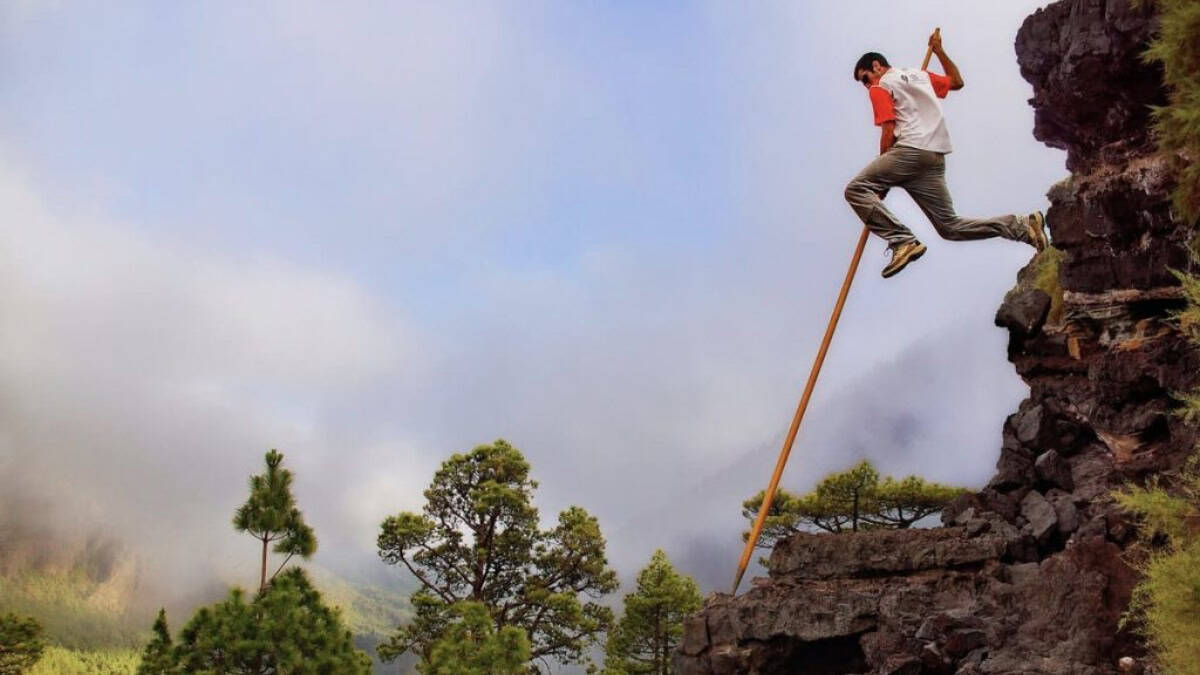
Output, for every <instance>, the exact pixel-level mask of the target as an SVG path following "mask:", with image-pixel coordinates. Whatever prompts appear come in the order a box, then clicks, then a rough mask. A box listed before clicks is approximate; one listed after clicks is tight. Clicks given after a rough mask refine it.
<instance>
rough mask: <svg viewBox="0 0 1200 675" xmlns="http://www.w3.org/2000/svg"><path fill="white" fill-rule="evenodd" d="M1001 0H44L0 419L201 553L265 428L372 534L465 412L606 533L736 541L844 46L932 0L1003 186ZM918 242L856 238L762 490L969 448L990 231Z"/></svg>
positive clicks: (765, 465)
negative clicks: (805, 410)
mask: <svg viewBox="0 0 1200 675" xmlns="http://www.w3.org/2000/svg"><path fill="white" fill-rule="evenodd" d="M1025 4H1026V5H1029V6H1020V5H1012V4H1002V5H996V6H994V7H990V9H988V12H990V14H989V15H988V16H989V19H988V20H981V19H980V18H979V17H978V16H977V13H978V11H980V10H979V8H976V7H968V6H966V5H963V3H950V2H935V3H930V4H928V5H922V6H919V7H916V8H915V9H912V10H910V11H906V12H904V13H901V14H899V15H897V14H896V13H894V12H893V13H881V12H878V11H875V10H874V9H872V8H871V7H869V6H864V7H863V8H858V9H849V10H848V9H846V8H844V7H840V6H839V7H837V8H833V6H830V7H828V8H823V7H820V6H818V5H809V4H804V5H801V4H797V3H776V4H765V5H760V6H758V7H757V8H756V9H755V11H753V12H750V11H743V9H744V8H739V9H738V10H737V11H733V12H731V11H730V10H729V7H728V6H726V5H723V4H720V3H710V4H709V5H707V6H704V7H702V8H700V9H699V10H695V9H682V8H665V7H654V6H650V5H644V4H643V5H636V6H635V5H628V6H620V7H617V6H615V5H604V6H600V5H586V4H579V3H574V4H563V3H559V4H553V3H545V4H533V5H531V4H528V3H522V4H520V5H505V4H502V3H499V4H489V5H486V6H482V5H479V4H478V3H454V2H448V3H436V4H431V3H425V4H407V5H403V6H399V5H397V6H388V7H379V8H372V9H363V8H360V9H361V11H355V10H350V9H347V8H343V7H337V8H331V7H330V6H329V5H325V4H320V3H277V4H274V5H270V4H267V5H256V6H254V7H248V6H238V7H233V6H229V7H224V8H220V7H219V6H215V5H213V6H205V7H203V8H201V7H200V6H187V5H178V6H176V5H172V6H171V8H168V9H162V10H159V11H158V12H155V11H150V10H149V9H147V7H146V6H141V7H139V6H136V5H130V6H125V7H122V8H117V9H106V10H105V11H103V12H97V13H96V14H87V13H86V12H87V10H86V8H84V9H80V8H71V11H70V12H67V11H63V10H55V9H54V8H53V7H50V8H49V9H47V10H46V11H45V12H40V13H39V15H38V20H37V21H36V22H32V23H30V24H29V25H28V26H26V27H25V29H24V30H21V31H13V35H12V40H8V41H6V42H5V46H4V50H5V52H4V55H5V57H6V63H10V64H12V65H11V71H12V77H10V78H6V80H5V87H6V90H5V91H6V92H8V93H9V94H10V95H9V96H6V97H0V98H3V99H4V102H2V103H0V120H3V121H4V123H5V124H4V127H5V128H6V129H8V130H10V131H8V132H6V134H5V138H4V139H3V141H4V142H5V143H6V144H8V145H6V146H5V147H6V150H11V151H8V152H6V153H5V155H6V157H8V158H9V159H8V160H7V162H8V163H7V164H6V165H4V166H3V167H0V208H3V209H4V213H5V215H6V217H5V221H4V223H3V224H0V313H2V315H3V316H4V317H5V322H6V325H5V327H4V328H2V329H0V402H2V403H3V406H2V407H0V429H2V431H0V451H2V452H4V453H6V454H8V456H9V457H10V458H11V459H12V460H13V461H14V462H16V463H17V464H20V465H21V467H23V468H22V475H23V476H25V477H26V478H25V479H26V480H30V481H34V482H36V483H38V484H40V485H44V486H45V488H46V490H47V491H48V492H54V493H56V494H59V495H62V496H63V497H64V499H67V500H68V501H70V502H71V503H74V504H78V509H77V512H78V513H80V514H87V515H86V517H88V518H91V519H94V520H97V521H103V522H111V523H121V524H124V525H125V527H126V531H128V532H137V533H143V532H152V533H154V534H155V535H156V536H158V537H159V538H160V539H161V540H162V541H167V542H170V543H171V545H172V546H174V545H175V543H176V542H178V541H181V540H193V539H201V540H203V541H205V542H206V544H205V546H204V547H203V548H204V550H205V551H211V554H210V555H211V557H213V558H214V559H215V558H220V559H226V560H231V561H235V560H240V559H241V556H243V553H244V551H243V548H244V547H242V546H240V544H242V543H244V542H242V541H241V540H240V539H239V538H238V537H237V536H236V535H234V534H233V533H232V532H230V528H229V527H228V519H229V517H230V514H231V511H232V509H233V508H234V507H236V505H237V504H238V503H239V502H240V501H241V500H242V499H244V496H245V495H244V491H245V488H244V480H245V477H246V476H248V475H249V474H251V473H253V472H256V471H258V470H259V465H260V463H261V453H262V452H263V451H265V450H266V449H267V448H269V447H279V448H280V449H281V450H283V451H284V452H285V453H286V455H287V458H288V460H287V461H288V463H289V465H291V466H292V467H293V468H294V469H295V470H296V472H297V481H298V483H297V491H298V493H299V497H300V500H301V505H302V506H303V507H304V508H305V510H306V513H307V514H308V515H309V518H310V519H311V520H312V521H313V522H314V525H316V526H317V532H318V535H319V536H320V537H321V538H322V542H323V553H322V555H325V554H331V553H333V552H345V551H353V553H354V554H355V555H366V557H367V558H372V557H371V556H370V551H371V548H372V544H373V539H374V533H375V528H376V527H377V525H378V522H379V520H380V519H381V518H382V517H383V516H385V515H387V514H390V513H393V512H395V511H398V510H400V509H415V508H418V507H419V506H420V496H419V492H420V490H421V489H422V488H423V487H424V486H425V485H426V484H427V483H428V481H429V480H430V478H431V477H432V473H433V470H434V469H435V468H436V466H437V464H438V463H439V462H440V461H442V460H443V459H444V458H445V457H447V456H448V455H449V454H450V453H452V452H456V451H462V450H466V449H469V448H470V447H472V446H474V445H476V444H479V443H485V442H489V441H491V440H492V439H494V438H496V437H505V438H507V439H508V440H510V441H511V442H513V443H514V444H515V445H516V446H517V447H519V448H521V449H522V450H523V451H524V452H525V453H526V454H527V455H528V457H529V458H530V460H531V463H532V465H533V471H534V474H535V477H537V478H538V479H540V480H541V482H542V488H541V490H540V492H539V496H538V504H539V505H540V506H541V507H542V512H543V516H544V517H546V518H547V520H549V519H552V518H553V517H554V515H555V513H556V512H557V511H558V510H559V509H561V508H563V507H565V506H567V505H568V504H575V503H577V504H580V505H582V506H584V507H586V508H588V509H589V510H591V511H593V512H594V513H596V514H597V515H599V517H600V519H601V523H602V525H603V526H604V528H605V531H606V532H609V533H610V540H611V542H612V553H613V559H614V560H616V561H618V563H619V564H620V565H622V566H623V569H632V568H634V567H637V566H641V565H642V564H644V562H645V560H646V559H647V558H648V556H649V554H650V552H651V551H653V549H654V548H655V547H657V546H658V545H662V542H670V546H668V548H672V547H674V550H672V551H671V552H672V554H673V555H679V552H680V551H684V550H692V551H699V552H700V553H696V554H695V555H693V556H692V558H693V559H694V558H696V557H697V556H706V555H708V553H704V552H706V551H712V550H715V548H714V547H718V548H719V547H720V546H725V545H726V544H725V543H719V544H714V543H712V542H713V541H719V542H726V541H728V540H730V539H733V540H734V542H735V543H734V547H735V548H736V537H737V533H738V531H739V528H740V527H741V524H740V518H739V516H738V515H737V508H738V505H739V503H740V500H741V499H742V498H744V497H745V496H747V495H748V494H751V493H752V492H753V491H755V490H757V489H760V488H761V483H762V482H763V480H765V474H766V473H768V472H769V469H770V466H771V464H772V463H773V461H774V454H775V452H777V450H778V443H779V441H780V440H781V439H782V435H783V432H784V430H785V429H786V426H787V423H788V421H789V420H790V417H791V414H792V410H793V406H794V405H795V400H796V397H797V396H798V395H799V391H800V388H801V386H802V385H803V381H804V377H805V376H806V375H807V370H808V367H809V364H810V363H811V359H812V357H813V355H814V353H815V351H816V348H817V344H818V342H819V340H820V337H821V333H822V331H823V330H824V325H825V320H826V318H827V316H828V312H829V310H830V309H831V306H832V302H833V297H834V296H835V294H836V292H837V288H838V285H839V284H840V282H841V278H842V275H843V273H844V271H845V265H846V263H847V261H848V260H849V257H850V252H851V249H852V247H853V243H854V237H855V235H856V234H857V232H858V228H859V224H858V223H857V222H855V221H854V219H853V215H852V213H851V212H850V210H849V209H848V208H847V207H846V205H845V204H844V202H843V201H842V200H841V196H840V193H841V189H842V186H843V185H844V183H845V182H846V180H848V178H849V177H850V176H852V175H853V173H854V172H856V171H857V170H858V169H859V168H860V166H861V165H862V164H863V163H865V162H866V161H867V160H869V159H870V157H871V155H872V154H873V153H874V148H873V146H874V143H875V137H874V130H873V129H872V128H871V127H870V125H869V121H868V120H867V118H866V115H867V113H866V112H865V105H866V103H865V100H864V98H863V96H862V92H861V90H860V89H861V88H856V86H855V85H854V83H853V82H851V81H850V80H849V78H848V77H846V75H845V71H846V69H845V65H844V64H845V63H848V62H849V60H850V59H853V58H856V56H857V54H856V53H854V52H860V51H862V50H864V49H866V48H882V49H884V50H885V51H888V52H892V53H897V54H911V58H910V57H905V58H904V59H900V58H899V57H897V60H915V59H918V58H919V56H920V54H921V52H922V49H923V45H922V42H923V39H924V34H925V33H924V31H925V30H926V29H927V28H926V26H927V24H930V23H931V22H941V25H942V28H943V32H944V34H945V35H946V38H947V48H948V49H951V48H953V49H954V51H952V53H953V54H955V56H956V58H957V59H959V62H960V66H961V67H963V69H964V74H965V76H966V78H967V80H968V83H969V85H968V86H969V88H968V89H967V90H964V92H963V95H962V96H961V97H957V96H956V98H955V99H953V100H952V101H951V102H949V103H948V104H947V105H948V110H949V111H950V115H951V124H952V126H951V129H952V133H953V134H954V137H955V139H956V142H957V143H958V145H959V150H958V152H956V153H955V155H953V156H952V157H951V163H952V168H951V169H950V171H951V187H952V189H954V190H955V196H956V198H957V199H958V202H959V205H960V208H962V210H963V211H964V212H973V213H986V212H993V211H995V212H1000V211H1004V210H1017V209H1020V210H1025V209H1030V208H1034V207H1036V206H1037V205H1038V203H1039V202H1040V199H1041V197H1040V195H1041V194H1042V193H1043V192H1044V190H1045V188H1046V187H1047V186H1048V185H1049V184H1050V183H1051V182H1052V181H1053V179H1054V178H1057V176H1058V174H1059V173H1060V172H1061V165H1062V160H1061V155H1059V154H1057V153H1055V152H1052V151H1047V150H1045V149H1044V148H1042V147H1040V146H1039V145H1038V144H1037V143H1036V142H1035V141H1033V140H1032V138H1031V136H1030V135H1029V131H1030V126H1031V121H1032V116H1031V113H1030V111H1029V110H1028V107H1027V106H1026V105H1025V104H1024V101H1023V99H1024V97H1025V96H1026V95H1027V86H1026V85H1024V83H1022V82H1021V81H1020V79H1019V77H1018V75H1017V74H1016V72H1015V60H1014V59H1013V56H1012V53H1011V36H1012V33H1013V32H1014V31H1015V29H1016V25H1017V24H1018V23H1019V20H1020V18H1021V16H1023V15H1024V14H1025V13H1027V12H1028V10H1029V9H1030V7H1031V6H1032V4H1031V3H1025ZM213 7H217V9H213ZM5 25H6V26H11V25H16V24H15V23H13V22H11V21H9V22H6V23H5ZM22 25H24V24H22ZM79 25H85V26H89V30H87V31H82V32H80V31H79V30H78V29H77V28H76V27H77V26H79ZM868 43H869V44H870V47H867V46H864V45H867V44H868ZM878 43H883V44H878ZM856 45H857V46H856ZM954 45H959V47H957V48H954ZM968 45H969V47H970V48H969V49H968V48H967V47H968ZM976 92H977V93H976ZM997 148H1004V152H997V150H996V149H997ZM906 199H907V198H906V197H904V196H903V195H902V194H896V195H895V196H893V197H891V198H889V203H890V204H893V205H895V206H896V208H897V211H898V212H900V213H901V214H902V215H903V217H905V218H906V219H908V220H909V221H910V222H912V223H913V225H914V228H915V229H916V230H918V232H920V233H921V235H922V236H925V237H931V236H932V235H931V234H930V233H931V230H930V229H929V228H928V226H927V225H925V223H924V222H923V219H922V218H921V216H920V215H919V214H918V213H917V212H916V210H915V209H914V208H913V207H912V206H911V204H908V203H907V202H906ZM927 243H928V244H929V247H930V252H929V254H928V255H927V256H926V257H925V258H923V259H922V261H921V262H920V263H919V264H918V265H914V266H913V267H912V268H910V270H906V272H905V273H904V274H903V275H901V276H899V277H897V278H896V279H892V280H888V281H886V282H885V281H884V280H882V279H880V278H879V277H878V269H879V267H881V266H882V259H881V258H880V256H879V251H880V248H881V247H880V245H879V244H878V242H874V241H873V242H872V244H871V248H869V249H868V255H867V258H866V259H865V260H864V262H863V264H862V268H861V270H860V271H859V275H858V277H857V280H856V282H855V286H854V290H853V293H852V295H851V298H850V302H849V304H848V306H847V308H846V313H845V314H844V316H843V318H842V324H841V328H840V329H839V333H838V336H837V338H836V341H835V343H834V347H833V350H832V351H831V353H830V355H829V359H828V361H827V363H826V367H825V374H824V375H823V378H822V381H821V383H820V386H819V388H818V390H817V395H816V398H815V399H814V401H813V404H812V408H811V410H810V413H809V419H808V421H807V422H806V426H805V428H804V431H803V434H802V438H801V442H802V444H803V445H802V446H801V447H802V448H803V453H802V454H801V455H799V456H798V459H799V460H801V461H799V462H798V463H797V464H796V465H795V466H794V470H795V471H796V472H798V473H794V474H791V475H790V477H789V480H790V481H794V482H793V483H791V484H792V485H795V486H796V487H797V488H799V489H803V487H804V485H805V484H807V483H811V482H812V481H814V480H815V479H816V478H818V477H819V476H820V475H821V474H822V473H824V472H827V471H832V470H836V469H840V468H843V466H844V464H845V463H846V462H847V461H848V460H849V458H851V457H858V456H860V455H868V456H872V457H875V458H876V459H877V460H878V461H879V463H880V465H881V468H882V469H884V470H885V471H892V472H896V473H907V472H910V471H916V472H921V473H926V474H927V475H929V476H930V477H931V478H939V477H940V478H947V477H951V478H955V479H957V478H958V477H960V476H968V477H970V479H971V480H972V481H975V480H980V481H981V480H983V479H984V474H985V473H987V472H989V471H990V465H991V462H992V459H991V457H992V453H994V452H995V450H996V444H995V443H994V442H993V441H994V437H995V436H997V435H998V429H999V424H1000V421H1001V420H1002V418H1003V416H1004V415H1005V414H1007V412H1009V411H1010V410H1011V409H1012V406H1013V403H1014V400H1015V399H1014V397H1019V395H1020V392H1021V391H1022V389H1021V387H1022V385H1021V384H1020V382H1019V380H1017V379H1016V378H1015V376H1014V375H1013V373H1012V369H1011V367H1010V366H1009V365H1008V364H1007V363H1006V362H1005V360H1004V349H1003V337H1002V334H1001V333H1000V331H998V330H997V329H995V328H994V327H992V326H991V317H992V312H993V311H994V308H995V306H996V304H997V303H998V302H999V300H1000V298H1001V296H1002V294H1003V292H1004V291H1005V290H1007V288H1008V287H1010V286H1011V284H1012V281H1013V276H1014V273H1015V271H1016V269H1017V268H1018V267H1019V266H1020V265H1022V264H1023V263H1024V262H1025V261H1026V260H1027V259H1028V256H1029V255H1030V253H1031V250H1030V249H1028V248H1027V247H1022V246H1019V245H1016V244H1012V243H1009V242H995V241H993V242H974V243H970V244H962V243H948V242H941V241H940V240H936V239H929V240H927ZM872 453H877V454H872ZM946 471H949V474H943V473H942V472H946ZM81 517H82V516H81ZM689 542H690V543H689ZM209 543H211V545H209ZM735 553H736V552H735ZM735 558H736V556H735ZM677 562H678V561H677ZM372 563H374V560H373V558H372ZM731 563H732V561H731ZM706 564H707V563H706ZM715 566H716V565H715V564H714V568H715ZM721 583H725V582H724V581H723V580H722V581H721Z"/></svg>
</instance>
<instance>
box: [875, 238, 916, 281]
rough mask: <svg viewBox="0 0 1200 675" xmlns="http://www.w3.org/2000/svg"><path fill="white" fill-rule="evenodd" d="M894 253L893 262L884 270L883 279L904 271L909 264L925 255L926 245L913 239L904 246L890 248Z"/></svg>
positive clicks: (898, 245)
mask: <svg viewBox="0 0 1200 675" xmlns="http://www.w3.org/2000/svg"><path fill="white" fill-rule="evenodd" d="M889 248H890V250H891V251H892V261H891V262H890V263H888V264H887V267H884V268H883V278H884V279H886V278H888V277H890V276H892V275H893V274H896V273H897V272H899V271H900V270H902V269H904V268H905V266H906V265H908V263H910V262H912V261H914V260H916V259H917V258H920V257H921V256H923V255H925V244H922V243H921V242H919V241H917V240H916V239H913V240H912V241H906V242H904V243H903V244H897V245H895V246H891V247H889Z"/></svg>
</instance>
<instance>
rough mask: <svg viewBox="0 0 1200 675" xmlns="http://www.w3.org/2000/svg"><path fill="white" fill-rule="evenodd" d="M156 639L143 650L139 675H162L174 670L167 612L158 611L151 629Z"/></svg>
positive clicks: (163, 610)
mask: <svg viewBox="0 0 1200 675" xmlns="http://www.w3.org/2000/svg"><path fill="white" fill-rule="evenodd" d="M151 631H152V632H153V633H154V637H152V638H151V639H150V642H148V643H147V644H146V648H145V649H143V650H142V662H141V664H140V665H139V666H138V670H137V675H161V674H162V673H170V672H172V669H173V668H174V658H173V656H172V654H171V646H172V642H171V631H170V629H168V628H167V610H165V609H160V610H158V617H157V618H155V619H154V627H153V628H152V629H151Z"/></svg>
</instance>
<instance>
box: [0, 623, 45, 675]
mask: <svg viewBox="0 0 1200 675" xmlns="http://www.w3.org/2000/svg"><path fill="white" fill-rule="evenodd" d="M45 649H46V643H45V642H44V641H43V640H42V626H41V624H39V623H38V622H37V620H36V619H34V618H32V617H21V616H17V615H16V614H5V615H3V616H0V675H17V674H18V673H23V672H25V671H26V670H28V669H29V668H32V667H33V664H35V663H37V662H38V659H40V658H42V652H43V651H45Z"/></svg>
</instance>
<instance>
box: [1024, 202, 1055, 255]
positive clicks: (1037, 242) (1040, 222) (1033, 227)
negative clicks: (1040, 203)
mask: <svg viewBox="0 0 1200 675" xmlns="http://www.w3.org/2000/svg"><path fill="white" fill-rule="evenodd" d="M1025 229H1026V230H1027V231H1028V232H1029V243H1030V244H1033V247H1034V248H1036V249H1037V250H1038V253H1041V252H1042V251H1045V250H1046V247H1047V246H1049V245H1050V240H1049V239H1047V238H1046V216H1044V215H1042V212H1041V211H1034V212H1033V213H1031V214H1029V215H1028V216H1026V217H1025Z"/></svg>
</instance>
